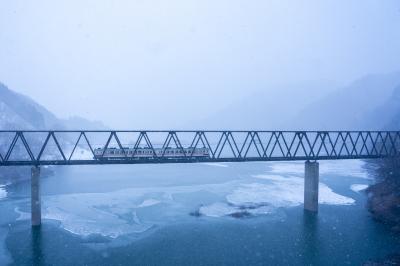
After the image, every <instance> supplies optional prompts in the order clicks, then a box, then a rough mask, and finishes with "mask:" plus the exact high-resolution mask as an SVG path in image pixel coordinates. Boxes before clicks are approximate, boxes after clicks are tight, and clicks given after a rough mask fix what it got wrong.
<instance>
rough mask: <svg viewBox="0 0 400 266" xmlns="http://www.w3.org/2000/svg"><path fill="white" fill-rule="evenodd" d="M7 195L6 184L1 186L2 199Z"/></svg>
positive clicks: (0, 197) (0, 196) (0, 194)
mask: <svg viewBox="0 0 400 266" xmlns="http://www.w3.org/2000/svg"><path fill="white" fill-rule="evenodd" d="M6 197H7V191H6V188H5V187H4V186H0V200H1V199H4V198H6Z"/></svg>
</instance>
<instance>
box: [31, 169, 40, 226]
mask: <svg viewBox="0 0 400 266" xmlns="http://www.w3.org/2000/svg"><path fill="white" fill-rule="evenodd" d="M40 205H41V203H40V167H39V166H33V167H32V169H31V222H32V226H34V227H36V226H40V225H41V223H42V213H41V206H40Z"/></svg>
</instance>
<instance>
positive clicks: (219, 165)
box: [203, 163, 229, 168]
mask: <svg viewBox="0 0 400 266" xmlns="http://www.w3.org/2000/svg"><path fill="white" fill-rule="evenodd" d="M203 164H204V165H208V166H216V167H224V168H226V167H229V166H228V165H227V164H223V163H203Z"/></svg>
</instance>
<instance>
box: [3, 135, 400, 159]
mask: <svg viewBox="0 0 400 266" xmlns="http://www.w3.org/2000/svg"><path fill="white" fill-rule="evenodd" d="M112 148H115V149H116V150H119V151H121V153H120V154H121V156H119V157H114V158H109V157H108V156H107V154H106V152H101V153H100V154H99V153H97V154H95V151H96V150H97V151H99V150H100V151H105V150H107V149H112ZM142 148H146V149H148V150H149V151H152V152H151V155H149V156H146V157H139V156H135V155H129V154H128V152H127V151H131V153H133V154H135V151H138V150H139V149H142ZM169 148H174V149H175V150H176V151H179V150H182V151H183V150H184V149H188V148H189V149H190V148H191V149H196V148H204V149H206V150H207V152H208V155H207V156H203V157H199V156H195V155H194V154H193V153H190V152H189V153H185V152H181V153H180V154H181V155H180V156H174V157H171V156H170V155H169V154H168V153H167V152H161V153H158V152H156V151H160V150H162V151H166V150H167V149H169ZM132 151H133V152H132ZM399 155H400V131H202V130H196V131H170V130H168V131H159V130H146V131H143V130H141V131H125V130H121V131H93V130H87V131H0V166H1V165H3V166H6V165H68V164H114V163H129V164H134V163H173V162H176V163H184V162H218V161H226V162H229V161H232V162H235V161H274V160H275V161H278V160H324V159H368V158H385V157H393V156H399Z"/></svg>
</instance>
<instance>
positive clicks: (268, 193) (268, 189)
mask: <svg viewBox="0 0 400 266" xmlns="http://www.w3.org/2000/svg"><path fill="white" fill-rule="evenodd" d="M254 177H255V178H258V179H262V180H266V181H269V182H267V183H247V184H241V185H240V186H239V187H237V188H236V189H234V190H233V192H232V193H230V194H228V195H227V196H226V203H215V204H211V205H208V206H202V207H201V208H200V213H201V214H203V215H206V216H211V217H221V216H226V215H231V214H233V213H235V212H238V211H239V210H246V211H247V212H248V213H250V214H255V213H258V214H265V213H271V212H273V211H274V210H275V209H277V208H281V207H293V206H299V205H301V204H303V191H304V179H303V178H300V177H297V176H288V177H287V176H279V175H256V176H254ZM319 202H320V203H321V204H329V205H351V204H354V202H355V201H354V199H352V198H349V197H345V196H342V195H339V194H337V193H335V192H333V191H332V189H330V188H329V187H328V186H327V185H325V184H324V183H320V184H319Z"/></svg>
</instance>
